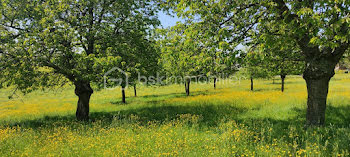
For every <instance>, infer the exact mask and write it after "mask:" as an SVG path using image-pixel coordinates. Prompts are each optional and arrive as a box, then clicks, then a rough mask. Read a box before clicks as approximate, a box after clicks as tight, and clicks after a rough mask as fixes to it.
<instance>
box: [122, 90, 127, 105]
mask: <svg viewBox="0 0 350 157" xmlns="http://www.w3.org/2000/svg"><path fill="white" fill-rule="evenodd" d="M122 102H123V103H124V104H125V103H126V101H125V87H122Z"/></svg>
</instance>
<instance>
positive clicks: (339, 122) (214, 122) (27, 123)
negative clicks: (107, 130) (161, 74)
mask: <svg viewBox="0 0 350 157" xmlns="http://www.w3.org/2000/svg"><path fill="white" fill-rule="evenodd" d="M247 111H248V109H247V108H241V107H236V106H232V105H226V104H219V105H218V104H210V103H209V104H201V105H197V104H186V105H181V104H165V103H163V104H157V105H150V106H144V107H136V108H128V109H124V110H119V111H112V112H92V113H91V114H90V119H91V120H90V121H89V122H79V121H77V120H76V118H75V116H74V115H67V116H46V117H43V118H38V119H34V120H24V121H20V122H12V123H7V124H0V127H7V126H9V127H16V126H20V127H21V128H32V129H34V130H35V129H38V128H51V129H52V128H55V127H59V126H68V127H72V128H75V127H76V126H75V125H76V124H82V125H86V126H87V127H89V126H92V125H93V123H92V122H95V121H99V122H101V125H103V126H106V127H108V126H110V125H111V124H112V123H113V122H114V121H118V120H124V119H127V118H129V117H130V116H131V115H134V116H137V117H138V119H137V123H138V124H140V125H147V124H148V122H150V121H156V122H159V123H160V124H161V123H166V122H170V121H172V120H174V119H177V118H179V115H181V114H191V115H198V116H200V117H201V120H200V121H199V125H200V126H202V127H205V128H208V127H212V128H215V127H216V126H218V125H219V124H220V123H222V122H225V121H227V120H234V121H236V122H238V123H242V124H244V125H247V126H250V127H252V128H264V127H265V128H266V125H268V126H270V127H272V128H274V130H276V131H277V132H278V131H282V132H283V131H285V130H288V129H289V127H290V126H296V127H297V128H298V129H303V125H304V123H305V111H304V110H302V109H299V108H294V109H292V111H293V112H295V116H293V118H291V119H288V120H279V119H273V118H249V117H247V118H240V115H241V114H245V113H246V112H247ZM349 111H350V106H339V107H338V106H337V107H335V106H331V105H329V106H328V108H327V115H326V116H327V119H326V127H327V126H329V125H330V124H332V125H333V126H335V127H340V128H341V127H349V125H350V114H348V112H349ZM132 123H134V122H132ZM277 132H276V134H278V133H277ZM279 134H280V135H281V136H282V135H285V133H282V134H281V133H279ZM276 136H279V135H276Z"/></svg>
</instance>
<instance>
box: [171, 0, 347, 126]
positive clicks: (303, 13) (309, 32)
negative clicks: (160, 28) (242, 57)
mask: <svg viewBox="0 0 350 157" xmlns="http://www.w3.org/2000/svg"><path fill="white" fill-rule="evenodd" d="M167 2H168V7H167V8H172V9H174V10H175V11H176V12H177V13H178V15H179V16H183V17H187V18H189V19H192V20H196V21H206V23H203V24H205V25H206V27H205V28H207V30H210V29H217V28H218V26H219V29H220V30H225V31H227V32H228V33H227V36H226V40H227V41H228V42H229V41H235V42H239V43H241V42H243V43H250V42H251V41H254V40H258V39H259V40H262V41H264V39H265V38H266V37H269V36H266V35H282V36H284V37H288V40H286V39H284V40H286V41H292V42H293V43H295V45H297V46H298V47H299V48H300V50H301V54H302V55H303V61H304V62H305V65H306V67H305V69H304V72H303V78H304V79H305V81H306V84H307V91H308V100H307V105H308V108H307V114H306V126H315V125H323V124H324V122H325V111H326V101H327V95H328V87H329V81H330V79H331V78H332V77H333V75H334V68H335V66H336V64H337V63H338V62H339V60H340V58H341V57H342V56H343V54H344V53H345V51H346V50H347V49H348V48H349V39H350V35H349V23H350V17H349V12H350V2H349V1H345V0H339V1H324V0H313V1H311V0H301V1H286V0H262V1H261V0H259V1H258V0H239V1H231V0H219V1H186V0H167ZM169 4H170V6H169ZM271 28H273V29H271ZM271 30H274V31H271Z"/></svg>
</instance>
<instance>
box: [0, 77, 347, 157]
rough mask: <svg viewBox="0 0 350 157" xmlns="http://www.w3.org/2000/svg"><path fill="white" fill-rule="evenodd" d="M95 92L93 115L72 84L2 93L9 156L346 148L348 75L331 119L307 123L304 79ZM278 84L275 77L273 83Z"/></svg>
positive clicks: (317, 152)
mask: <svg viewBox="0 0 350 157" xmlns="http://www.w3.org/2000/svg"><path fill="white" fill-rule="evenodd" d="M223 82H224V81H221V82H220V81H219V82H218V88H217V89H216V90H214V89H213V85H212V84H193V85H192V86H191V92H192V93H191V95H190V96H188V97H187V96H185V93H184V87H183V85H170V86H161V87H146V86H140V87H138V94H139V96H138V97H133V91H132V89H128V90H127V97H128V98H127V102H128V103H127V104H125V105H124V104H122V103H120V101H121V98H120V97H121V92H120V89H115V90H102V91H97V92H95V93H94V94H93V95H92V98H91V114H90V117H91V121H90V122H78V121H76V120H75V117H74V113H75V109H76V102H77V97H76V96H75V95H74V90H73V88H72V87H66V88H64V89H59V90H55V91H48V92H42V91H36V92H34V93H31V94H28V95H25V96H23V95H20V96H18V97H15V98H14V99H11V100H9V99H8V98H7V96H8V95H9V94H10V89H4V90H1V93H0V154H1V155H2V156H47V155H52V156H349V155H350V154H349V153H350V128H349V127H350V125H349V124H350V114H349V111H350V103H349V100H350V93H349V92H348V91H349V89H348V88H349V87H350V77H349V76H348V75H346V74H337V75H336V76H335V78H333V79H332V80H331V83H330V91H329V97H328V106H327V113H326V114H327V115H326V119H327V120H326V123H327V124H326V126H324V127H320V128H309V129H307V130H305V129H304V128H303V125H304V121H305V110H306V97H307V95H306V88H305V87H306V85H305V82H304V81H303V79H302V78H301V77H300V76H290V77H287V80H286V90H285V92H284V93H281V92H280V89H279V88H280V84H279V83H275V84H273V83H272V80H257V81H255V89H256V90H255V91H253V92H252V91H250V88H249V86H250V83H249V81H248V80H242V81H240V82H232V83H231V84H227V82H225V84H223ZM276 82H277V81H276Z"/></svg>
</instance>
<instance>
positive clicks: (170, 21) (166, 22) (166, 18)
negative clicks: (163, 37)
mask: <svg viewBox="0 0 350 157" xmlns="http://www.w3.org/2000/svg"><path fill="white" fill-rule="evenodd" d="M158 16H159V20H160V22H161V25H162V26H163V28H166V27H169V26H175V25H176V22H177V21H181V19H179V18H178V17H176V15H175V16H174V17H172V16H170V15H167V14H166V13H164V12H162V11H161V12H159V13H158Z"/></svg>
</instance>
